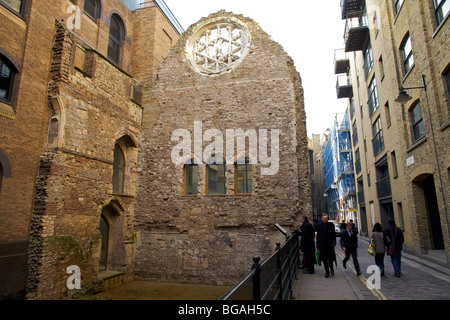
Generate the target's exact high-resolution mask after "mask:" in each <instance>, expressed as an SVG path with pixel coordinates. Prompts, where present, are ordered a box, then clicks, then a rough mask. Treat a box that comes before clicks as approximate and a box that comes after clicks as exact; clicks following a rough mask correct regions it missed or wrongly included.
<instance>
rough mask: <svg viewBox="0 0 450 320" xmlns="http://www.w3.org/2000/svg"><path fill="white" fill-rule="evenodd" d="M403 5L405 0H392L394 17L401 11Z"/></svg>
mask: <svg viewBox="0 0 450 320" xmlns="http://www.w3.org/2000/svg"><path fill="white" fill-rule="evenodd" d="M404 3H405V0H394V10H395V14H396V15H397V14H398V13H399V12H400V10H402V7H403V4H404Z"/></svg>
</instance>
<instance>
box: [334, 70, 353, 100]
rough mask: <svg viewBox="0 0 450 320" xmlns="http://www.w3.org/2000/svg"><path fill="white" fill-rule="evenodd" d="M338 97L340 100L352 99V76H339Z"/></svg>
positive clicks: (337, 82)
mask: <svg viewBox="0 0 450 320" xmlns="http://www.w3.org/2000/svg"><path fill="white" fill-rule="evenodd" d="M336 95H337V98H338V99H341V98H350V97H351V96H353V87H352V81H351V78H350V76H348V75H344V74H342V75H338V76H337V81H336Z"/></svg>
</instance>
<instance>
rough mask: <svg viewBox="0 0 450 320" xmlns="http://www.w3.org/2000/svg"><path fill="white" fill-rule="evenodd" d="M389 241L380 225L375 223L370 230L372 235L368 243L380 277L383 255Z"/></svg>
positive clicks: (382, 269)
mask: <svg viewBox="0 0 450 320" xmlns="http://www.w3.org/2000/svg"><path fill="white" fill-rule="evenodd" d="M389 242H390V240H389V238H388V237H387V236H386V234H385V233H384V232H383V229H382V228H381V224H379V223H378V222H377V223H375V225H374V226H373V229H372V235H371V236H370V243H371V245H372V246H373V253H374V255H375V264H376V265H377V266H378V268H380V271H381V276H384V254H385V253H386V247H387V246H388V244H389ZM369 252H370V250H369Z"/></svg>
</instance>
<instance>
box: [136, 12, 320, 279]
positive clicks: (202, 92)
mask: <svg viewBox="0 0 450 320" xmlns="http://www.w3.org/2000/svg"><path fill="white" fill-rule="evenodd" d="M143 108H144V114H143V126H142V131H141V141H140V151H139V165H138V186H137V197H136V206H135V231H136V232H137V233H138V243H137V248H136V254H135V260H134V262H135V265H134V272H135V278H139V279H146V280H152V279H158V280H168V281H188V282H194V283H195V282H201V283H218V284H225V283H229V284H231V283H234V282H235V281H236V280H237V279H239V277H241V276H242V275H243V274H245V273H246V272H248V270H249V267H250V266H251V263H252V257H253V256H254V255H260V256H261V257H263V258H264V257H265V256H267V255H268V254H269V253H270V252H271V251H272V250H274V248H275V245H276V242H283V241H284V236H283V235H282V234H281V233H280V232H279V231H278V230H277V229H276V228H275V227H274V224H275V223H279V224H280V225H281V226H283V227H284V228H285V229H286V230H287V231H288V232H291V231H292V230H293V229H295V228H296V227H298V225H299V218H300V216H301V215H303V214H307V215H310V214H311V201H310V200H311V191H310V183H309V162H308V148H307V136H306V116H305V112H304V102H303V89H302V86H301V79H300V75H299V74H298V72H297V71H296V70H295V67H294V64H293V61H292V59H291V58H290V57H289V56H288V55H287V54H286V52H285V51H284V50H283V48H282V47H281V46H280V45H279V44H278V43H276V42H274V41H273V40H272V39H271V38H270V36H269V35H268V34H267V33H265V32H264V31H263V30H262V29H261V28H260V26H259V25H258V24H257V23H256V22H254V21H253V20H251V19H249V18H246V17H244V16H242V15H235V14H233V13H229V12H225V11H220V12H218V13H215V14H212V15H210V16H209V17H207V18H204V19H202V20H200V21H199V22H198V23H196V24H194V25H192V26H191V27H190V28H189V29H188V30H187V31H186V32H185V33H184V34H183V35H182V37H181V38H180V39H179V41H178V42H177V43H176V44H175V46H174V47H173V48H172V49H171V51H170V53H169V55H168V56H167V58H166V59H165V61H164V62H163V63H162V65H161V66H160V68H159V69H158V72H157V80H156V81H155V83H153V84H152V85H149V86H146V87H145V88H144V92H143ZM237 129H242V132H244V133H248V134H249V136H252V135H251V133H255V134H256V135H257V139H256V141H257V142H258V146H257V152H256V159H257V163H256V164H248V165H247V166H246V165H245V164H244V166H242V165H241V166H239V163H236V162H237V160H239V159H244V158H247V159H249V160H251V159H255V158H254V157H255V153H254V152H253V153H252V150H254V149H251V147H250V145H251V143H250V140H251V139H250V138H249V139H248V141H247V147H246V149H245V151H244V152H242V150H238V148H237V143H236V141H234V140H232V141H234V144H233V145H232V146H231V147H230V145H229V143H228V142H229V141H227V139H228V138H229V135H227V130H234V132H235V133H236V132H237V131H236V130H237ZM176 130H178V131H176ZM265 130H266V131H265ZM177 132H182V133H185V137H186V140H188V143H186V144H185V146H189V148H186V149H184V151H187V152H189V153H188V154H187V155H186V154H184V155H183V154H180V153H177V152H174V148H177V146H178V147H179V145H180V141H181V140H182V139H181V136H180V137H179V136H177ZM211 133H212V135H211ZM264 133H266V134H267V139H264ZM277 133H278V141H279V151H278V152H277V150H276V148H275V147H276V143H275V142H276V138H277V137H276V136H277ZM253 137H254V136H253ZM220 138H223V139H222V141H221V139H220ZM228 140H231V139H228ZM213 141H214V143H219V144H223V148H222V150H220V148H215V149H214V148H211V144H212V143H213ZM184 142H186V141H184ZM215 146H217V144H215ZM264 146H266V147H267V155H268V156H272V160H273V161H272V164H268V163H267V161H266V162H262V161H261V160H262V159H263V158H262V152H263V151H265V150H264ZM175 150H178V149H175ZM226 150H228V151H230V150H231V151H234V153H233V154H232V155H230V152H226ZM182 151H183V150H182ZM210 151H212V152H210ZM239 152H240V153H239ZM174 153H175V154H178V155H179V157H178V158H177V159H178V160H179V161H178V162H177V161H174ZM275 156H279V160H277V161H275V160H274V159H275ZM208 159H212V160H214V159H216V160H219V161H216V163H215V164H214V163H212V164H211V165H208V164H207V163H206V162H207V161H208ZM220 159H223V162H224V166H220ZM226 159H228V160H227V161H226ZM230 159H231V161H229V160H230ZM190 160H192V161H193V162H195V163H193V164H196V166H189V162H191V161H190ZM266 160H267V159H266ZM275 162H276V163H275ZM217 164H218V165H217ZM276 166H277V167H276ZM193 167H194V168H193ZM243 167H244V168H245V172H246V175H245V176H244V177H243V178H242V174H241V173H242V172H238V171H239V170H241V169H242V168H243ZM270 168H272V169H274V168H275V169H277V170H276V172H275V173H274V174H273V172H272V174H267V172H266V173H265V174H263V173H264V171H263V170H268V169H270ZM214 170H215V171H214ZM220 170H222V171H220ZM269 171H270V170H269ZM218 176H219V177H218ZM243 179H244V180H243ZM242 181H244V182H245V183H246V189H245V190H244V192H242V190H241V189H240V188H241V186H242V184H241V183H242ZM213 189H214V190H213ZM219 189H220V190H219Z"/></svg>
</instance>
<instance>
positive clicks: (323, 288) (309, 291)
mask: <svg viewBox="0 0 450 320" xmlns="http://www.w3.org/2000/svg"><path fill="white" fill-rule="evenodd" d="M358 242H359V248H358V260H359V264H360V267H361V272H362V275H360V276H356V272H355V269H354V266H353V261H352V259H351V258H350V260H349V262H348V263H347V269H344V268H343V267H342V259H343V258H344V252H343V251H342V249H341V248H340V247H339V246H336V248H335V249H336V257H337V262H338V263H337V264H338V265H337V267H336V265H335V266H334V269H335V275H334V276H330V277H329V278H325V271H324V268H323V266H321V267H319V266H317V265H316V266H315V273H314V274H312V275H310V274H303V270H301V269H299V270H298V273H297V278H298V279H297V280H296V281H295V282H294V286H293V290H292V291H293V296H294V299H295V300H416V299H420V300H449V299H450V269H449V268H446V267H443V266H440V265H438V264H435V263H432V262H430V261H426V260H425V259H422V258H421V257H419V256H416V255H412V254H408V253H402V276H401V277H400V278H396V277H394V276H393V275H394V270H393V268H392V264H391V262H390V258H389V257H388V256H386V257H385V261H384V263H385V270H386V276H385V277H381V288H380V289H373V290H370V289H368V288H367V281H368V279H369V277H370V276H371V275H372V273H368V272H369V271H368V267H369V266H372V265H374V258H373V257H372V256H370V255H369V254H368V253H367V247H368V240H367V239H366V238H363V237H359V241H358Z"/></svg>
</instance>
